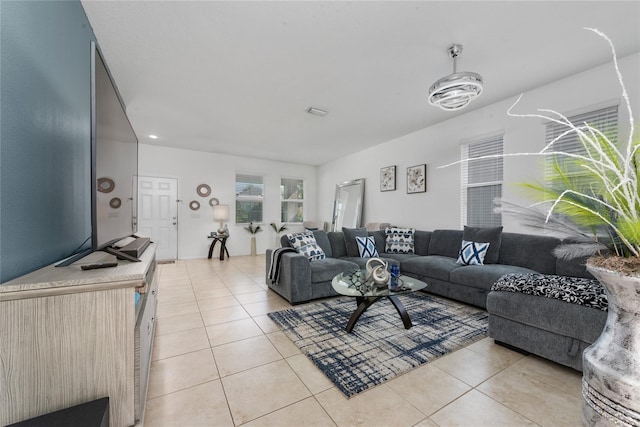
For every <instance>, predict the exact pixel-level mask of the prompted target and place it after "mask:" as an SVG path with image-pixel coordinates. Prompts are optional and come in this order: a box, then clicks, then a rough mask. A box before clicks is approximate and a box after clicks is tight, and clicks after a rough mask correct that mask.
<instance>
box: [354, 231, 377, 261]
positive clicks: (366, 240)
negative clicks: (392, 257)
mask: <svg viewBox="0 0 640 427" xmlns="http://www.w3.org/2000/svg"><path fill="white" fill-rule="evenodd" d="M356 242H357V243H358V252H360V258H371V257H377V256H379V255H378V250H377V249H376V241H375V240H374V239H373V236H369V237H360V236H356Z"/></svg>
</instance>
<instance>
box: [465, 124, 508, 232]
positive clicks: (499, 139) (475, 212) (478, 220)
mask: <svg viewBox="0 0 640 427" xmlns="http://www.w3.org/2000/svg"><path fill="white" fill-rule="evenodd" d="M503 139H504V138H503V135H502V134H501V135H496V136H493V137H490V138H486V139H483V140H480V141H476V142H471V143H469V144H464V145H462V159H463V160H468V161H466V162H464V163H462V168H461V172H462V177H461V181H460V182H461V184H462V188H461V192H460V193H461V207H462V209H461V225H463V226H464V225H469V226H473V227H491V226H499V225H501V224H502V215H501V214H499V213H494V212H493V209H494V204H493V200H494V199H495V198H496V197H502V180H503V158H502V157H501V155H502V153H503ZM492 155H496V156H497V157H490V158H485V159H482V158H480V157H485V156H492ZM473 159H476V160H473Z"/></svg>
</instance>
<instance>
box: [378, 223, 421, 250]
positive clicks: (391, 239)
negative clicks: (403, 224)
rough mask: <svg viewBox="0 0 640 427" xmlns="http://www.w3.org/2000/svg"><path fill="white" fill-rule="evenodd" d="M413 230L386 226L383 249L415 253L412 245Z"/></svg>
mask: <svg viewBox="0 0 640 427" xmlns="http://www.w3.org/2000/svg"><path fill="white" fill-rule="evenodd" d="M415 231H416V230H415V229H414V228H399V227H391V228H386V229H385V234H386V241H385V242H386V245H385V249H384V251H385V252H389V253H396V254H412V253H415V249H414V246H413V235H414V233H415Z"/></svg>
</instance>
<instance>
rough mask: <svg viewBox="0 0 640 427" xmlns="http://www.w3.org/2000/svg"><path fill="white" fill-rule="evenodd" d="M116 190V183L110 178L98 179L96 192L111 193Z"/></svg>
mask: <svg viewBox="0 0 640 427" xmlns="http://www.w3.org/2000/svg"><path fill="white" fill-rule="evenodd" d="M114 188H116V183H115V182H113V180H112V179H111V178H104V177H103V178H98V191H99V192H101V193H111V192H112V191H113V189H114Z"/></svg>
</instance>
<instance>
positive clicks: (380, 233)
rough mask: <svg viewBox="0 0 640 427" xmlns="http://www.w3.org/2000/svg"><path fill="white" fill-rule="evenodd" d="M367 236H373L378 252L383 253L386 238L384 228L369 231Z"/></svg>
mask: <svg viewBox="0 0 640 427" xmlns="http://www.w3.org/2000/svg"><path fill="white" fill-rule="evenodd" d="M369 236H370V237H373V240H374V241H375V242H376V250H377V251H378V253H379V254H381V253H383V252H384V249H385V240H386V238H387V236H386V234H384V230H376V231H369Z"/></svg>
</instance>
